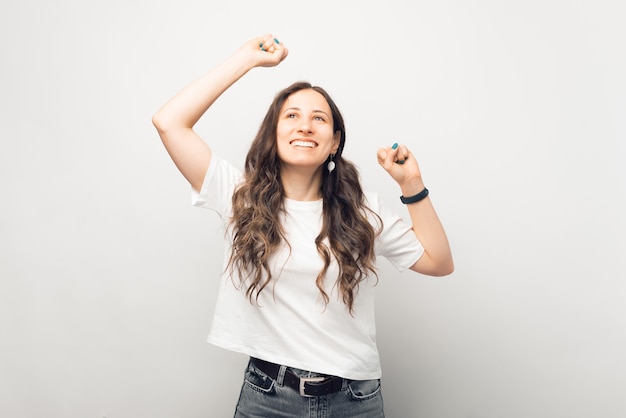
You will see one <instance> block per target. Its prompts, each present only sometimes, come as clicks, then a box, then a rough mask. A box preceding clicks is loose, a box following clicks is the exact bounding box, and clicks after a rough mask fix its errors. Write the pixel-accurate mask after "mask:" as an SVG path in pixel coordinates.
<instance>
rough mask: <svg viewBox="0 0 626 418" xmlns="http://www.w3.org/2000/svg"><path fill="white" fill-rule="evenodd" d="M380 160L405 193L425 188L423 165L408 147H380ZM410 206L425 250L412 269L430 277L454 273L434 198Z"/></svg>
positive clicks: (416, 192) (450, 253) (410, 193)
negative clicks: (421, 170)
mask: <svg viewBox="0 0 626 418" xmlns="http://www.w3.org/2000/svg"><path fill="white" fill-rule="evenodd" d="M398 161H400V162H402V163H398ZM378 163H379V164H380V165H381V166H382V167H383V168H384V169H385V170H386V171H387V172H388V173H389V175H391V177H392V178H393V179H394V180H395V181H396V182H397V183H398V185H399V186H400V190H401V191H402V196H404V197H411V196H415V195H418V194H420V193H421V192H423V191H424V189H425V188H424V182H423V181H422V174H421V172H420V169H419V166H418V164H417V161H416V160H415V157H414V156H413V154H412V153H411V152H410V151H409V150H408V149H407V148H406V146H404V145H401V146H399V147H398V146H397V145H396V144H394V146H393V147H388V148H381V149H379V150H378ZM418 198H419V197H418ZM406 206H407V208H408V210H409V215H410V217H411V222H412V223H413V231H414V232H415V235H416V236H417V238H418V239H419V240H420V242H421V243H422V245H423V246H424V250H425V252H424V255H422V257H421V258H420V259H419V260H418V261H417V262H416V263H415V264H414V265H413V266H412V267H411V270H413V271H416V272H418V273H422V274H427V275H430V276H445V275H448V274H450V273H452V272H453V271H454V262H453V261H452V252H451V250H450V245H449V243H448V238H447V236H446V232H445V231H444V229H443V225H442V224H441V221H440V220H439V217H438V216H437V213H436V212H435V209H434V207H433V204H432V202H431V201H430V197H428V196H427V195H426V197H424V198H422V199H420V200H419V201H417V202H414V203H408V204H407V205H406Z"/></svg>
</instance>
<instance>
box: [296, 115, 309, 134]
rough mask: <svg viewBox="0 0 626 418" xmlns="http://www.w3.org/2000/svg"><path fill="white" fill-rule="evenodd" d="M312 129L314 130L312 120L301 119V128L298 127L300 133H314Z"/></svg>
mask: <svg viewBox="0 0 626 418" xmlns="http://www.w3.org/2000/svg"><path fill="white" fill-rule="evenodd" d="M312 129H313V128H312V125H311V121H310V120H308V119H305V118H303V119H301V122H300V126H299V127H298V132H306V133H309V132H312Z"/></svg>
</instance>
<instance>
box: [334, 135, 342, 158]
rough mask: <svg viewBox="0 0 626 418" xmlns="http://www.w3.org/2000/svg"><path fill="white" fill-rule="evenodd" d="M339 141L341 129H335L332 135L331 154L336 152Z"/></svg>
mask: <svg viewBox="0 0 626 418" xmlns="http://www.w3.org/2000/svg"><path fill="white" fill-rule="evenodd" d="M340 143H341V131H336V132H335V134H334V135H333V154H336V153H337V150H338V149H339V144H340Z"/></svg>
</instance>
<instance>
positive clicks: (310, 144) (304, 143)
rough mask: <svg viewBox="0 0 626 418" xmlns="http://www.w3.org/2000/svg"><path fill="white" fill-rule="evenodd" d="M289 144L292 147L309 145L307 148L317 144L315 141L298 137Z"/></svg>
mask: <svg viewBox="0 0 626 418" xmlns="http://www.w3.org/2000/svg"><path fill="white" fill-rule="evenodd" d="M291 145H293V146H294V147H309V148H315V147H316V146H317V144H316V143H315V142H312V141H301V140H298V139H296V140H295V141H293V142H292V143H291Z"/></svg>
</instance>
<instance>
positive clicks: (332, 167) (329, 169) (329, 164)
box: [326, 154, 335, 173]
mask: <svg viewBox="0 0 626 418" xmlns="http://www.w3.org/2000/svg"><path fill="white" fill-rule="evenodd" d="M334 156H335V154H330V161H329V162H328V165H327V166H326V167H327V168H328V172H329V173H332V171H333V170H334V169H335V162H334V161H333V157H334Z"/></svg>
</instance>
